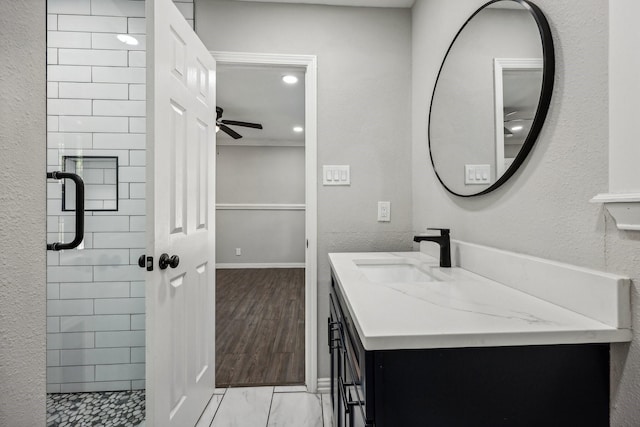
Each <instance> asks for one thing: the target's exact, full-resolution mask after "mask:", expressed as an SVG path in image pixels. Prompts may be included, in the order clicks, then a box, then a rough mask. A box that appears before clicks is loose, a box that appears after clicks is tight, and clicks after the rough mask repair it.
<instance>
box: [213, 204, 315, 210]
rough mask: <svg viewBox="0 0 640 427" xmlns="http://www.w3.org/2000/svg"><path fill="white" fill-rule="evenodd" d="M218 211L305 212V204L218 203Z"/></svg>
mask: <svg viewBox="0 0 640 427" xmlns="http://www.w3.org/2000/svg"><path fill="white" fill-rule="evenodd" d="M216 210H218V211H303V210H305V205H304V204H293V203H217V204H216Z"/></svg>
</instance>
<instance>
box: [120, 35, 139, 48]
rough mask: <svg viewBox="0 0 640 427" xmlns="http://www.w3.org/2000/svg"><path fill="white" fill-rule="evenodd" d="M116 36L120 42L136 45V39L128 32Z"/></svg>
mask: <svg viewBox="0 0 640 427" xmlns="http://www.w3.org/2000/svg"><path fill="white" fill-rule="evenodd" d="M116 37H117V38H118V40H120V41H121V42H122V43H125V44H128V45H131V46H137V45H138V39H137V38H135V37H133V36H130V35H128V34H118V35H117V36H116Z"/></svg>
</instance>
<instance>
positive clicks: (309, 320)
mask: <svg viewBox="0 0 640 427" xmlns="http://www.w3.org/2000/svg"><path fill="white" fill-rule="evenodd" d="M211 54H212V55H213V57H214V58H215V59H216V61H218V63H224V64H254V65H276V66H281V65H288V66H299V67H301V68H304V69H305V70H306V73H305V94H304V95H305V101H304V102H305V141H304V145H305V175H306V178H305V206H306V209H305V233H306V239H307V242H308V245H307V246H308V247H307V251H306V257H305V259H306V261H305V384H306V385H307V388H308V390H309V393H315V391H316V388H317V382H318V315H317V313H318V177H317V172H318V171H317V169H318V167H317V162H318V142H317V138H318V136H317V132H318V117H317V116H318V113H317V99H318V76H317V63H318V62H317V61H318V60H317V57H316V56H315V55H285V54H267V53H247V52H215V51H212V52H211Z"/></svg>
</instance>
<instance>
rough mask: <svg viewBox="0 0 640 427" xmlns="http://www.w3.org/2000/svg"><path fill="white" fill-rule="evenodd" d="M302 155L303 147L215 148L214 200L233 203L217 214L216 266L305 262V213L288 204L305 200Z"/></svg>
mask: <svg viewBox="0 0 640 427" xmlns="http://www.w3.org/2000/svg"><path fill="white" fill-rule="evenodd" d="M304 155H305V153H304V147H303V146H299V147H281V146H233V145H219V146H218V147H217V169H216V199H217V203H218V204H225V205H236V206H235V207H234V208H233V209H218V211H217V212H216V258H217V259H216V264H234V265H233V267H234V268H236V267H237V268H242V264H253V265H255V264H263V265H264V266H265V267H269V266H277V265H280V266H286V265H291V264H304V261H305V227H304V224H305V221H304V220H305V211H304V209H303V208H300V209H296V208H295V207H292V206H291V205H304V203H305V194H304V190H305V181H304V179H305V168H304V164H305V163H304ZM238 205H240V206H238ZM246 205H252V206H249V207H247V206H246ZM256 205H257V206H256ZM265 205H275V206H265ZM236 248H240V249H241V255H240V256H237V255H236V252H235V250H236Z"/></svg>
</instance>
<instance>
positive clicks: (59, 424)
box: [47, 390, 145, 427]
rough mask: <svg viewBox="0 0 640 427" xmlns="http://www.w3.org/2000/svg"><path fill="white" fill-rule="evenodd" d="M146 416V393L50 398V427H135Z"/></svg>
mask: <svg viewBox="0 0 640 427" xmlns="http://www.w3.org/2000/svg"><path fill="white" fill-rule="evenodd" d="M144 414H145V397H144V390H136V391H112V392H99V393H53V394H48V395H47V427H72V426H73V427H76V426H77V427H85V426H101V427H135V426H137V425H138V424H140V423H141V422H142V421H144Z"/></svg>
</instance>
